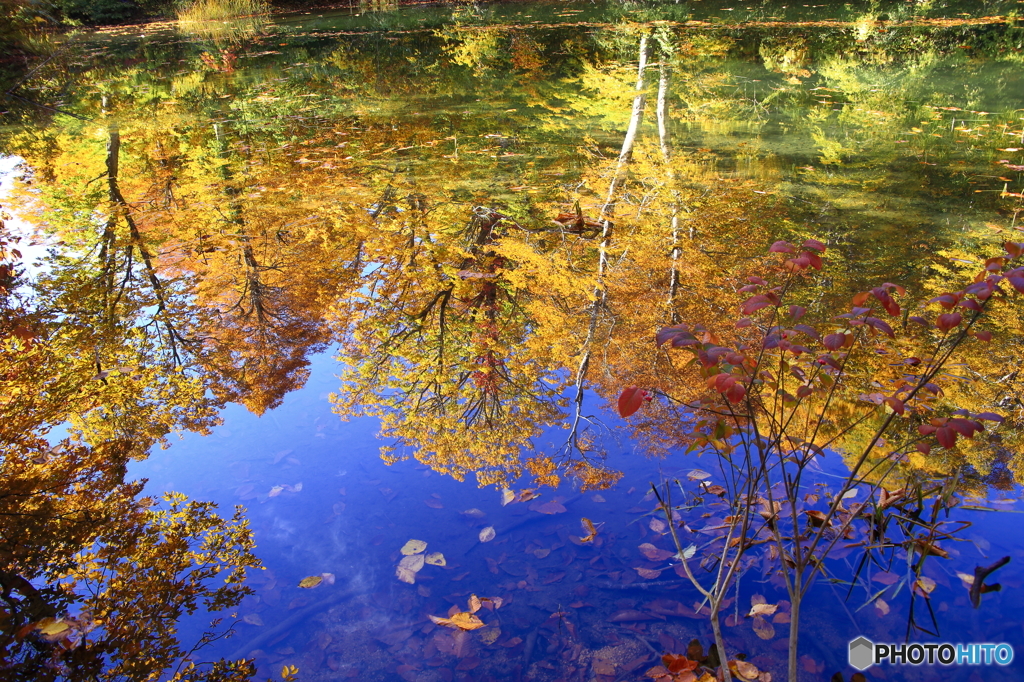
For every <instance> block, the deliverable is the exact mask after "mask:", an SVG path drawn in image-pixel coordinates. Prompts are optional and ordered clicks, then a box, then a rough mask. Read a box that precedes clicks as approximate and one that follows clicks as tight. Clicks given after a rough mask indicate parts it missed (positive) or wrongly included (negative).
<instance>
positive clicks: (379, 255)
mask: <svg viewBox="0 0 1024 682" xmlns="http://www.w3.org/2000/svg"><path fill="white" fill-rule="evenodd" d="M464 216H465V214H464V213H463V214H462V215H460V212H459V211H454V210H450V209H438V210H435V211H430V212H427V213H424V212H422V211H420V210H413V211H410V212H409V213H408V217H406V218H393V219H388V220H387V221H382V225H381V227H386V229H383V230H381V233H380V235H379V236H378V237H376V238H374V239H373V240H368V241H367V242H366V244H365V245H364V259H365V262H366V264H367V265H366V274H365V277H364V280H363V288H362V289H361V291H360V295H358V296H356V297H353V299H352V300H351V301H349V302H343V303H341V308H340V309H339V315H340V316H341V317H342V319H343V320H344V322H345V323H346V327H347V329H348V331H347V332H346V334H345V337H346V338H347V341H345V342H344V343H343V347H342V354H341V356H340V358H339V359H341V360H342V361H343V362H345V363H347V364H348V367H347V368H346V370H345V371H344V373H343V374H342V380H343V382H344V385H343V392H342V393H340V394H339V395H336V396H334V398H333V400H334V402H335V408H336V410H337V411H338V412H339V413H340V414H342V415H344V416H354V415H373V416H377V417H379V418H380V419H381V422H382V436H384V437H387V438H393V439H395V441H396V442H397V444H399V445H400V446H405V447H409V448H410V449H411V450H412V451H413V453H414V454H415V456H416V458H417V459H419V460H420V461H422V462H425V463H427V464H429V465H430V466H431V467H433V468H435V469H436V470H438V471H443V472H445V473H449V474H451V475H453V476H455V477H457V478H462V477H464V476H465V475H466V474H468V473H474V472H475V474H476V476H477V479H478V480H479V481H480V482H481V483H482V484H488V483H504V482H507V481H510V480H512V479H514V478H515V477H516V476H518V475H519V473H520V472H521V471H522V467H523V464H522V461H521V455H520V451H521V450H527V449H529V448H530V440H531V438H532V437H534V436H536V435H537V434H538V433H539V429H540V428H541V426H542V425H544V424H546V423H547V424H549V423H552V421H553V420H554V419H555V418H556V417H557V416H558V415H559V410H558V409H557V405H556V397H557V387H558V385H559V382H558V380H557V379H556V378H555V377H554V376H553V375H552V374H551V373H550V372H549V371H548V370H547V369H545V368H544V367H543V365H542V364H541V363H539V362H538V361H537V358H535V357H532V356H531V355H530V354H528V353H525V352H523V349H522V348H520V344H521V343H522V342H523V340H524V338H525V337H526V334H527V326H528V324H529V320H528V318H527V317H526V316H525V315H524V313H523V310H522V307H521V305H520V303H519V301H518V300H517V297H516V296H515V295H514V292H513V291H511V290H510V289H509V287H508V284H507V283H506V282H505V281H504V278H503V274H502V272H503V269H504V268H506V267H509V264H508V263H506V262H505V259H504V258H503V257H501V256H499V255H498V254H497V253H495V251H494V250H493V242H494V240H495V239H496V237H497V236H498V235H499V234H501V233H504V232H515V231H517V230H518V229H519V228H518V225H517V223H516V222H515V221H514V220H511V219H510V218H508V217H507V216H504V215H503V214H501V213H500V212H497V211H494V210H491V209H486V208H482V207H481V208H477V209H476V210H475V211H474V213H473V214H472V215H471V217H470V218H469V220H468V224H466V227H465V228H464V229H461V230H455V231H452V230H451V229H450V228H449V229H448V230H447V231H440V230H438V228H437V227H435V226H436V225H438V224H444V223H448V224H453V223H454V224H457V223H456V221H463V222H464V221H466V218H465V217H464ZM389 452H392V453H395V452H397V451H396V450H395V449H393V448H389ZM392 456H398V455H392Z"/></svg>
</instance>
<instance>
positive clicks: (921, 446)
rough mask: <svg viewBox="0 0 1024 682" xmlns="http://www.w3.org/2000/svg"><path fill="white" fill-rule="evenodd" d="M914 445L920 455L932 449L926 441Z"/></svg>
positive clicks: (928, 452)
mask: <svg viewBox="0 0 1024 682" xmlns="http://www.w3.org/2000/svg"><path fill="white" fill-rule="evenodd" d="M914 447H916V448H917V451H918V452H920V453H921V454H922V455H927V454H930V453H931V451H932V446H931V445H929V444H928V443H918V444H917V445H916V446H914Z"/></svg>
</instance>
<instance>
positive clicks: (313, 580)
mask: <svg viewBox="0 0 1024 682" xmlns="http://www.w3.org/2000/svg"><path fill="white" fill-rule="evenodd" d="M323 581H324V577H323V576H322V575H311V576H309V577H308V578H303V579H302V580H300V581H299V587H304V588H306V589H307V590H311V589H313V588H314V587H317V586H319V585H320V583H322V582H323Z"/></svg>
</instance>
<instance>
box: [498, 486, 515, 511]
mask: <svg viewBox="0 0 1024 682" xmlns="http://www.w3.org/2000/svg"><path fill="white" fill-rule="evenodd" d="M515 499H516V494H515V493H514V492H512V491H511V490H509V489H508V488H505V489H504V490H502V491H501V506H502V507H504V506H505V505H507V504H510V503H511V502H513V501H515Z"/></svg>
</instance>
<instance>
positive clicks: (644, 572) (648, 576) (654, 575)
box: [636, 568, 661, 580]
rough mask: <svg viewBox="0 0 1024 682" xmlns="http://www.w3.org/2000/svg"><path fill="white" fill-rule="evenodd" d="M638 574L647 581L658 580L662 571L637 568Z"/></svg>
mask: <svg viewBox="0 0 1024 682" xmlns="http://www.w3.org/2000/svg"><path fill="white" fill-rule="evenodd" d="M636 572H637V573H639V574H640V577H641V578H643V579H645V580H657V579H658V578H659V577H661V571H652V570H651V569H649V568H637V569H636Z"/></svg>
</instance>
